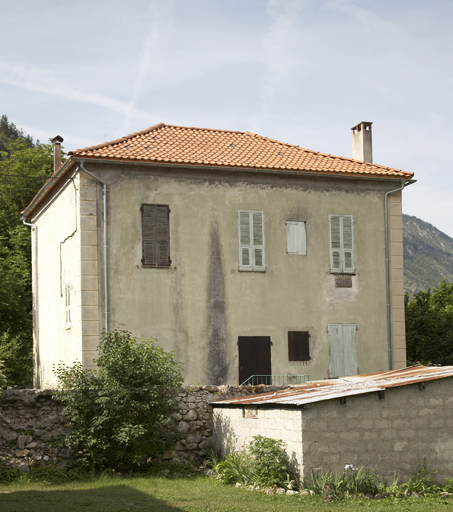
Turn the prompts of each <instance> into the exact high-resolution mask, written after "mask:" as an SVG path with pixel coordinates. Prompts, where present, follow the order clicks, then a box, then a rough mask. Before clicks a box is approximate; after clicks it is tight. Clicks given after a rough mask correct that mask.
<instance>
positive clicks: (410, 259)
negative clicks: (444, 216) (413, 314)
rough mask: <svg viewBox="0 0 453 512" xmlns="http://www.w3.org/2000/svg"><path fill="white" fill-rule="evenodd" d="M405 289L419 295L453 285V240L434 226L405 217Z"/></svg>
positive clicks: (408, 216) (414, 218)
mask: <svg viewBox="0 0 453 512" xmlns="http://www.w3.org/2000/svg"><path fill="white" fill-rule="evenodd" d="M403 242H404V288H405V290H406V291H407V292H411V293H414V292H417V291H420V290H427V289H428V288H433V287H436V286H437V285H438V284H439V283H440V282H441V281H442V280H443V279H446V280H447V281H448V282H452V281H453V238H450V237H449V236H448V235H446V234H445V233H442V231H440V230H438V229H437V228H435V227H434V226H433V225H431V224H429V223H428V222H425V221H423V220H421V219H418V218H417V217H412V216H411V215H403Z"/></svg>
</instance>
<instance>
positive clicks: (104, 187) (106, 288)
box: [79, 160, 109, 332]
mask: <svg viewBox="0 0 453 512" xmlns="http://www.w3.org/2000/svg"><path fill="white" fill-rule="evenodd" d="M84 162H85V160H79V168H80V170H81V171H83V172H84V173H86V174H88V176H91V177H92V178H93V179H94V180H96V181H97V182H99V183H101V184H102V195H103V202H104V213H103V216H104V219H103V221H104V302H105V313H104V314H105V331H106V332H108V330H109V281H108V271H107V253H108V246H107V183H106V182H105V181H103V180H101V179H100V178H98V177H97V176H95V175H94V174H92V173H91V172H90V171H87V170H86V169H85V167H84V166H83V164H84Z"/></svg>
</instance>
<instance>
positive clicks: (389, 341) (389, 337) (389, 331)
mask: <svg viewBox="0 0 453 512" xmlns="http://www.w3.org/2000/svg"><path fill="white" fill-rule="evenodd" d="M415 181H416V180H411V181H406V182H404V183H402V185H401V187H399V188H396V189H395V190H389V191H388V192H386V193H385V199H384V224H385V273H386V288H387V348H388V360H389V370H393V364H392V318H391V310H390V262H389V259H390V258H389V253H390V248H389V246H390V244H389V228H388V196H389V194H393V193H394V192H399V191H400V190H403V188H404V187H406V186H408V185H412V183H415Z"/></svg>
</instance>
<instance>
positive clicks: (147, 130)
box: [68, 123, 170, 155]
mask: <svg viewBox="0 0 453 512" xmlns="http://www.w3.org/2000/svg"><path fill="white" fill-rule="evenodd" d="M163 126H170V125H165V123H157V124H155V125H153V126H150V127H149V128H146V129H145V130H141V131H139V132H134V133H130V134H129V135H125V136H124V137H121V138H120V139H115V140H111V141H109V142H103V143H102V144H97V145H96V146H87V147H86V148H80V149H75V150H74V151H69V153H68V155H73V154H75V153H78V152H79V151H87V150H93V149H102V148H105V147H107V146H114V145H115V144H119V143H120V142H124V141H126V140H129V139H132V138H133V137H137V136H139V135H144V134H145V133H149V132H152V131H153V130H157V129H158V128H162V127H163Z"/></svg>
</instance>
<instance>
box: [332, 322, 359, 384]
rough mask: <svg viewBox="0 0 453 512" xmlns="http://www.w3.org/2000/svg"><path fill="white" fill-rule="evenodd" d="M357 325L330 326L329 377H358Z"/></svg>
mask: <svg viewBox="0 0 453 512" xmlns="http://www.w3.org/2000/svg"><path fill="white" fill-rule="evenodd" d="M356 331H357V326H356V325H355V324H329V326H328V333H329V376H330V378H332V377H340V378H341V377H346V376H348V375H357V350H356Z"/></svg>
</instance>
